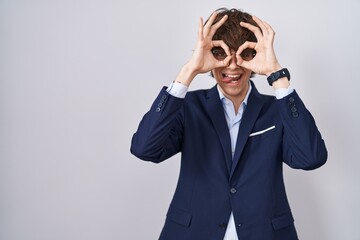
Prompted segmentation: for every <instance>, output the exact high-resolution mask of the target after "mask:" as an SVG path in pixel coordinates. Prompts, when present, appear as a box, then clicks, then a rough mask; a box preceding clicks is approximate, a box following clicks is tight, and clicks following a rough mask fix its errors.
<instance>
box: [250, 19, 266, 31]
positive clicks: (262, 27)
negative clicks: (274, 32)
mask: <svg viewBox="0 0 360 240" xmlns="http://www.w3.org/2000/svg"><path fill="white" fill-rule="evenodd" d="M252 18H253V20H254V21H255V22H256V23H257V25H259V27H260V28H261V30H262V32H263V34H265V33H267V32H268V29H267V28H266V26H265V25H264V22H263V21H262V20H261V19H260V18H258V17H256V16H253V17H252Z"/></svg>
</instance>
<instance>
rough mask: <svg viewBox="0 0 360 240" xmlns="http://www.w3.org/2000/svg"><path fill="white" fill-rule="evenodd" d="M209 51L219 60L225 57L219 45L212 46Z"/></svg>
mask: <svg viewBox="0 0 360 240" xmlns="http://www.w3.org/2000/svg"><path fill="white" fill-rule="evenodd" d="M211 52H212V54H213V55H214V57H215V58H216V59H217V60H220V61H222V60H224V59H225V58H226V57H227V55H226V52H225V51H224V49H222V48H221V47H214V48H213V49H211Z"/></svg>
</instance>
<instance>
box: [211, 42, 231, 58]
mask: <svg viewBox="0 0 360 240" xmlns="http://www.w3.org/2000/svg"><path fill="white" fill-rule="evenodd" d="M212 43H213V46H214V47H221V48H222V49H224V51H225V53H226V55H228V56H229V55H231V53H230V48H229V47H228V45H226V43H225V42H224V41H223V40H216V41H212Z"/></svg>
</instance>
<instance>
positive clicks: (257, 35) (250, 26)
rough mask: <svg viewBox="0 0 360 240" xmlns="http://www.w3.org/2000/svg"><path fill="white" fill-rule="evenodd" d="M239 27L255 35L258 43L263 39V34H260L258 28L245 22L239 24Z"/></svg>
mask: <svg viewBox="0 0 360 240" xmlns="http://www.w3.org/2000/svg"><path fill="white" fill-rule="evenodd" d="M240 26H242V27H244V28H247V29H249V30H250V31H252V32H253V33H254V34H255V37H256V39H257V40H258V41H259V40H260V39H261V38H262V37H263V32H261V30H260V28H258V27H256V26H254V25H252V24H250V23H247V22H240Z"/></svg>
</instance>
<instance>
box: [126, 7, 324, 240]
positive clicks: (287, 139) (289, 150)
mask: <svg viewBox="0 0 360 240" xmlns="http://www.w3.org/2000/svg"><path fill="white" fill-rule="evenodd" d="M273 41H274V31H273V29H272V28H271V26H270V25H269V24H267V23H266V22H264V21H262V20H260V19H259V18H257V17H255V16H251V15H249V14H247V13H244V12H241V11H239V10H236V9H231V10H227V9H220V10H218V11H216V12H214V13H213V14H212V15H211V16H210V17H209V19H208V20H207V21H206V23H205V25H204V24H203V20H202V19H200V23H199V30H198V37H197V43H196V47H195V50H194V52H193V55H192V57H191V59H190V60H189V61H188V62H187V63H186V64H185V65H184V66H183V67H182V69H181V71H180V72H179V74H178V76H177V78H176V79H175V81H174V82H173V83H172V84H171V85H170V86H169V87H168V88H163V89H162V90H161V92H160V94H159V95H158V97H157V98H156V99H155V101H154V103H153V105H152V107H151V109H150V110H149V112H147V113H146V114H145V116H144V118H143V119H142V121H141V122H140V125H139V128H138V130H137V132H136V133H135V134H134V136H133V139H132V145H131V152H132V153H133V154H134V155H136V156H137V157H139V158H141V159H143V160H146V161H152V162H155V163H159V162H161V161H163V160H165V159H168V158H170V157H171V156H173V155H174V154H176V153H179V152H181V170H180V176H179V180H178V185H177V187H176V191H175V194H174V197H173V199H172V202H171V204H170V207H169V210H168V213H167V218H166V222H165V226H164V228H163V230H162V233H161V235H160V239H162V240H212V239H213V240H222V239H225V240H229V239H244V240H270V239H271V240H294V239H298V237H297V234H296V230H295V227H294V223H293V222H294V220H293V216H292V213H291V210H290V207H289V204H288V200H287V196H286V193H285V187H284V182H283V171H282V166H283V163H286V164H287V165H289V166H290V167H292V168H296V169H305V170H311V169H315V168H318V167H320V166H321V165H323V164H324V163H325V162H326V159H327V150H326V147H325V144H324V141H323V140H322V138H321V135H320V133H319V131H318V129H317V127H316V125H315V122H314V119H313V117H312V116H311V114H310V113H309V111H308V110H307V109H306V107H305V106H304V104H303V102H302V101H301V99H300V97H299V96H298V94H297V93H296V91H295V90H293V89H292V88H291V87H290V82H289V80H290V74H289V71H288V70H287V69H285V68H283V67H282V66H281V65H280V64H279V62H278V60H277V58H276V56H275V53H274V49H273ZM209 71H211V74H212V76H213V77H214V78H215V79H216V82H217V85H216V86H214V87H213V88H211V89H208V90H197V91H193V92H187V89H188V86H189V85H190V83H191V82H192V80H193V79H194V78H195V76H196V75H197V74H201V73H206V72H209ZM253 73H255V74H260V75H264V76H266V78H267V80H268V82H269V84H270V85H271V86H272V87H273V89H274V90H275V95H276V98H275V97H273V96H266V95H262V94H260V93H259V92H258V91H257V90H256V88H255V85H254V83H253V82H252V81H251V80H250V77H251V76H252V74H253ZM185 95H186V97H185Z"/></svg>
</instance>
